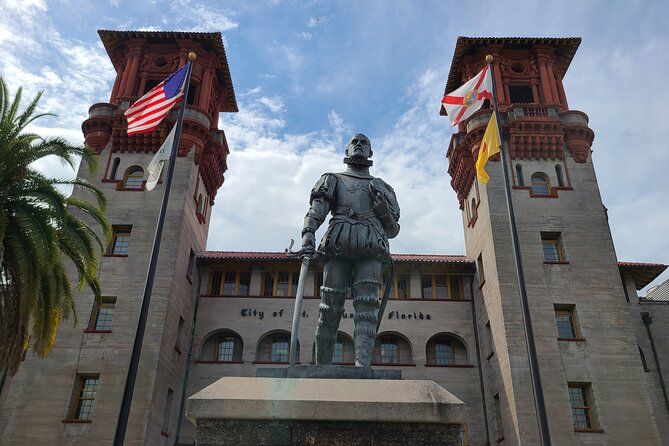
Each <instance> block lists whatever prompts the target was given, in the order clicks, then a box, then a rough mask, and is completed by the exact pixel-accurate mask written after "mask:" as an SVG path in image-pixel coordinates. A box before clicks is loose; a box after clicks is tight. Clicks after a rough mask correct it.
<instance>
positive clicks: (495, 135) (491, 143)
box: [476, 113, 500, 183]
mask: <svg viewBox="0 0 669 446" xmlns="http://www.w3.org/2000/svg"><path fill="white" fill-rule="evenodd" d="M499 146H500V143H499V131H497V119H495V114H494V113H493V114H492V116H491V117H490V122H488V127H486V129H485V133H484V134H483V140H482V141H481V147H479V157H478V159H477V160H476V178H478V180H479V181H480V182H481V183H487V182H488V181H489V180H490V177H489V176H488V173H487V172H486V171H485V163H487V162H488V160H489V159H490V157H491V156H493V155H494V154H496V153H499Z"/></svg>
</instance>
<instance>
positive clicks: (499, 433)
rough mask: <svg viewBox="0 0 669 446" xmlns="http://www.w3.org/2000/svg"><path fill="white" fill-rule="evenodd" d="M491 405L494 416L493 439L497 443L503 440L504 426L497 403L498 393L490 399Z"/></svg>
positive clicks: (500, 408)
mask: <svg viewBox="0 0 669 446" xmlns="http://www.w3.org/2000/svg"><path fill="white" fill-rule="evenodd" d="M492 403H493V412H494V415H495V437H497V438H496V440H497V441H498V442H499V441H501V439H503V438H504V424H503V423H502V406H501V405H500V402H499V393H496V394H495V395H493V397H492Z"/></svg>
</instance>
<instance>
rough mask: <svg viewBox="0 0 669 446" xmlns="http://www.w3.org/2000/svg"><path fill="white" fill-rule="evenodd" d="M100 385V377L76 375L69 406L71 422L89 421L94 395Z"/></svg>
mask: <svg viewBox="0 0 669 446" xmlns="http://www.w3.org/2000/svg"><path fill="white" fill-rule="evenodd" d="M99 385H100V375H99V374H97V375H77V379H76V382H75V388H74V392H73V400H72V403H71V404H70V416H69V419H72V420H90V419H91V418H92V415H93V405H94V403H95V395H96V394H97V392H98V387H99Z"/></svg>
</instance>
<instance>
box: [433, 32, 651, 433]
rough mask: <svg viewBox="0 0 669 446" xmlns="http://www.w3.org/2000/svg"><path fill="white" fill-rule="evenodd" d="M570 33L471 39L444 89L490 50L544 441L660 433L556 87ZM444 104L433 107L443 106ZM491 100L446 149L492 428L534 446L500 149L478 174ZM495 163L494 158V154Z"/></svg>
mask: <svg viewBox="0 0 669 446" xmlns="http://www.w3.org/2000/svg"><path fill="white" fill-rule="evenodd" d="M579 44H580V38H467V37H459V38H458V40H457V44H456V49H455V55H454V57H453V61H452V65H451V70H450V73H449V76H448V81H447V84H446V92H450V91H453V90H454V89H455V88H457V87H458V86H460V85H461V84H462V83H464V82H465V81H466V80H468V79H469V78H471V77H472V76H473V75H475V74H476V73H477V72H478V71H480V70H481V69H482V68H483V66H484V64H485V61H484V58H485V56H486V55H487V54H492V55H493V57H494V70H493V75H494V76H495V80H496V84H497V92H496V93H497V95H498V98H499V102H500V111H501V114H502V119H503V121H504V122H503V123H502V125H503V128H504V137H505V140H506V141H507V142H508V156H509V158H510V159H509V162H510V166H512V168H511V171H512V172H511V174H512V178H511V181H512V184H513V191H512V195H513V201H514V206H515V210H516V218H517V227H518V232H519V238H520V247H521V252H522V258H523V268H524V270H525V276H526V277H525V279H526V285H527V291H528V298H529V302H530V311H531V315H532V322H533V328H534V334H535V343H536V346H537V351H538V356H539V363H540V371H541V377H542V381H543V390H544V394H545V398H546V401H548V402H550V404H548V405H547V406H548V407H547V411H548V418H549V425H550V432H551V438H552V440H553V444H560V445H563V444H564V445H567V444H584V443H588V444H591V443H592V444H594V443H597V444H621V445H623V444H633V443H635V442H638V441H639V440H640V438H643V439H647V442H648V444H659V443H660V439H659V434H658V427H657V424H656V420H655V418H654V416H653V412H652V410H651V404H650V398H649V393H648V389H647V388H646V386H645V384H644V382H645V381H644V378H643V367H642V363H641V361H640V360H639V352H638V349H637V345H636V344H637V341H636V337H635V330H634V325H633V322H632V320H631V318H630V314H629V311H628V302H629V301H628V299H627V298H626V294H625V290H624V288H623V283H622V281H621V273H620V270H619V266H618V261H617V258H616V253H615V250H614V246H613V241H612V238H611V232H610V229H609V225H608V216H607V213H606V208H605V207H604V205H603V203H602V200H601V196H600V193H599V188H598V185H597V179H596V176H595V172H594V168H593V163H592V158H591V150H590V148H591V145H592V143H593V139H594V133H593V131H592V130H591V129H590V128H589V127H588V117H587V115H585V114H584V113H582V112H580V111H576V110H571V109H569V106H568V103H567V96H566V93H565V90H564V87H563V83H562V79H563V78H564V76H565V74H566V71H567V69H568V67H569V64H570V62H571V60H572V58H573V56H574V54H575V53H576V50H577V48H578V46H579ZM442 114H443V110H442ZM490 114H491V111H490V110H489V109H486V107H484V109H482V110H480V111H478V112H477V113H476V114H474V115H473V116H472V117H470V118H469V119H468V120H467V121H465V122H463V123H461V124H459V127H458V129H457V133H456V134H454V135H453V136H452V138H451V141H450V144H449V148H448V152H447V157H448V159H449V168H448V172H449V174H450V176H451V185H452V187H453V189H454V190H455V192H456V193H457V197H458V200H459V203H460V209H461V211H462V219H463V226H464V228H465V229H464V230H465V244H466V250H467V257H468V258H470V259H472V260H475V261H476V265H477V273H478V276H479V286H480V290H481V293H479V295H478V298H476V299H475V304H476V306H477V309H478V315H479V316H478V321H476V323H477V327H478V330H479V332H480V333H481V339H482V347H481V348H482V357H483V359H482V362H483V364H482V368H483V375H484V385H485V400H486V406H487V412H488V419H489V420H490V423H489V424H490V435H491V439H492V440H493V441H494V440H498V441H500V442H501V441H502V439H504V440H503V444H505V445H507V444H538V430H537V422H536V415H535V410H534V403H533V397H532V387H531V380H530V377H529V365H528V357H527V349H526V347H525V340H524V330H523V324H522V316H521V307H520V302H519V297H518V286H517V281H516V271H515V266H514V260H513V249H512V245H511V239H510V230H509V224H508V213H507V208H506V202H505V197H504V189H503V187H504V185H503V179H502V169H501V165H500V164H501V163H500V162H498V161H499V155H497V156H496V159H495V158H493V160H492V161H493V162H490V163H489V164H488V166H489V167H486V170H487V171H488V173H489V174H490V177H491V180H490V182H489V183H488V184H487V185H482V184H478V183H477V182H476V181H475V173H474V162H475V160H476V157H477V155H478V149H479V145H480V142H481V138H482V136H483V133H484V130H485V127H486V124H487V122H488V120H489V119H490ZM495 161H497V162H495Z"/></svg>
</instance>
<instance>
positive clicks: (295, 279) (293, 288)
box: [290, 272, 300, 296]
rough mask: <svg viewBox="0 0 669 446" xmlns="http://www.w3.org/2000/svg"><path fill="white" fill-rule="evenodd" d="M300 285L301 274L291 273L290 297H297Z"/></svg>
mask: <svg viewBox="0 0 669 446" xmlns="http://www.w3.org/2000/svg"><path fill="white" fill-rule="evenodd" d="M299 283H300V274H299V273H297V272H294V273H290V296H296V295H297V285H298V284H299Z"/></svg>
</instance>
